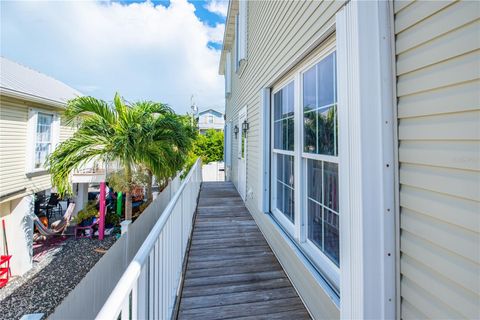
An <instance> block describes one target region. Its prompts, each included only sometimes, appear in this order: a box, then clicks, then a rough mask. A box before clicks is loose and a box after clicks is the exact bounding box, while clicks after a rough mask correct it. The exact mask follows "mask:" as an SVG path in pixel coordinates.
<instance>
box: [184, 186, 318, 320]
mask: <svg viewBox="0 0 480 320" xmlns="http://www.w3.org/2000/svg"><path fill="white" fill-rule="evenodd" d="M234 318H242V319H289V320H290V319H295V320H297V319H310V317H309V315H308V312H307V310H306V309H305V306H304V305H303V303H302V301H301V300H300V298H299V297H298V295H297V292H296V291H295V289H294V288H293V286H292V284H291V283H290V281H289V280H288V278H287V276H286V275H285V273H284V271H283V270H282V267H281V266H280V264H279V263H278V261H277V259H276V258H275V256H274V254H273V253H272V251H271V249H270V247H269V246H268V244H267V242H266V241H265V238H264V237H263V235H262V233H261V232H260V230H259V229H258V227H257V225H256V223H255V221H254V220H253V218H252V216H251V215H250V213H249V212H248V210H247V208H246V207H245V205H244V203H243V201H242V199H241V198H240V196H239V194H238V193H237V190H236V189H235V187H234V186H233V184H232V183H230V182H204V183H203V184H202V187H201V190H200V198H199V202H198V207H197V216H196V219H195V225H194V229H193V235H192V241H191V247H190V252H189V255H188V263H187V268H186V274H185V280H184V285H183V291H182V295H181V299H180V306H179V312H178V319H202V320H210V319H234Z"/></svg>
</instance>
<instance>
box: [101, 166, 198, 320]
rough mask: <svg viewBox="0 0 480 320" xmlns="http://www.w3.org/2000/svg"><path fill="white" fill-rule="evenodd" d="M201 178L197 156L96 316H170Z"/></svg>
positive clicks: (153, 317)
mask: <svg viewBox="0 0 480 320" xmlns="http://www.w3.org/2000/svg"><path fill="white" fill-rule="evenodd" d="M201 181H202V165H201V161H200V159H198V160H197V162H196V163H195V164H194V166H193V167H192V168H191V169H190V172H189V173H188V175H187V177H186V178H185V179H184V181H183V182H182V184H181V186H180V188H179V189H178V191H177V192H176V193H175V195H174V196H173V197H172V199H171V200H170V202H169V203H168V205H167V207H166V208H165V210H164V211H163V213H162V214H161V216H160V218H159V219H158V221H157V222H156V224H155V226H154V227H153V228H152V231H151V232H150V234H149V235H148V236H147V238H146V239H145V241H144V243H143V244H142V246H141V247H140V249H139V250H138V252H137V254H136V255H135V257H134V258H133V260H132V262H131V263H130V264H129V266H128V267H127V269H126V270H125V272H124V273H123V275H122V277H121V278H120V280H119V282H118V283H117V285H116V286H115V288H114V289H113V291H112V293H111V294H110V296H109V297H108V299H107V301H106V302H105V304H104V305H103V307H102V308H101V310H100V312H99V313H98V315H97V317H96V318H97V319H102V320H103V319H112V320H113V319H118V317H119V316H121V319H122V320H124V319H170V318H171V316H172V311H173V307H174V305H175V299H176V296H177V293H178V292H177V291H178V289H179V285H180V282H181V277H182V266H183V260H184V257H185V252H186V249H187V243H188V239H189V237H190V234H191V230H192V226H193V215H194V212H195V210H196V205H197V197H198V194H199V191H200V183H201Z"/></svg>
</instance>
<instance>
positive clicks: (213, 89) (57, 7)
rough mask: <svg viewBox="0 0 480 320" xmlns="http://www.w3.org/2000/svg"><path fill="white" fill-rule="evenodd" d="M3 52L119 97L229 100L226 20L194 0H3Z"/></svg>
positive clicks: (180, 102) (185, 102)
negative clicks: (203, 13) (206, 15)
mask: <svg viewBox="0 0 480 320" xmlns="http://www.w3.org/2000/svg"><path fill="white" fill-rule="evenodd" d="M1 9H2V10H1V12H2V14H1V39H2V48H1V54H2V55H3V56H5V57H7V58H10V59H12V60H15V61H18V62H20V63H22V64H25V65H27V66H30V67H32V68H34V69H36V70H39V71H41V72H43V73H46V74H49V75H51V76H53V77H55V78H57V79H59V80H61V81H64V82H66V83H68V84H69V85H71V86H74V87H76V88H78V89H79V90H83V91H84V93H85V94H92V95H95V96H98V97H100V98H103V99H106V100H111V99H112V98H113V94H114V92H115V91H119V92H120V93H121V94H122V95H123V96H124V97H125V98H126V99H128V100H137V99H153V100H158V101H162V102H166V103H169V104H170V105H172V106H173V107H174V108H175V109H176V110H177V111H178V112H182V113H183V112H185V111H187V110H189V105H190V96H191V95H192V94H194V95H195V100H196V103H197V105H198V106H200V108H204V107H205V108H207V107H212V106H217V108H218V106H223V104H224V101H223V78H222V77H221V76H219V75H218V74H217V70H218V62H219V58H220V53H219V51H218V50H213V49H210V48H208V46H207V44H208V42H210V41H212V42H221V40H222V37H223V29H224V25H223V24H219V25H217V26H216V27H214V28H212V27H209V26H207V25H206V24H204V23H202V22H201V21H200V20H199V19H198V17H197V16H196V15H195V13H194V12H195V8H194V6H193V5H192V4H190V3H188V2H187V1H186V0H172V1H171V4H170V6H169V7H168V8H166V7H163V6H160V5H157V6H155V5H153V4H152V3H151V2H145V3H132V4H129V5H122V4H119V3H99V2H83V1H72V2H56V1H52V2H43V1H42V2H2V3H1Z"/></svg>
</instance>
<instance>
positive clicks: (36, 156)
mask: <svg viewBox="0 0 480 320" xmlns="http://www.w3.org/2000/svg"><path fill="white" fill-rule="evenodd" d="M59 138H60V118H59V116H58V115H57V113H56V112H53V111H49V110H46V109H33V108H32V109H30V111H29V116H28V122H27V152H26V163H25V171H26V173H27V174H28V173H34V172H41V171H44V170H45V162H46V160H47V158H48V156H49V155H50V153H52V152H53V150H54V149H55V146H56V145H57V143H58V142H59Z"/></svg>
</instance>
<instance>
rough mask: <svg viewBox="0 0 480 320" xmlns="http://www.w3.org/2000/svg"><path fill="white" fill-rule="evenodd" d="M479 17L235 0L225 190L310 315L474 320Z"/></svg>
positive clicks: (434, 7)
mask: <svg viewBox="0 0 480 320" xmlns="http://www.w3.org/2000/svg"><path fill="white" fill-rule="evenodd" d="M479 14H480V2H478V1H457V2H453V1H448V2H447V1H445V2H443V1H438V2H428V1H393V2H391V1H358V2H357V1H311V2H304V1H251V2H246V1H238V0H233V1H232V0H231V1H230V2H229V9H228V15H227V22H226V28H225V34H224V43H223V49H222V54H221V62H220V74H224V75H225V89H226V127H225V140H226V146H225V167H226V174H227V180H231V181H233V183H234V184H235V185H236V187H237V189H238V191H239V193H240V194H241V196H242V197H243V199H244V201H245V203H246V205H247V207H248V209H249V210H250V212H251V214H252V215H253V217H254V218H255V220H256V222H257V224H258V225H259V227H260V229H261V231H262V232H263V234H264V235H265V237H266V239H267V241H268V242H269V244H270V246H271V247H272V249H273V251H274V252H275V254H276V256H277V258H278V259H279V261H280V263H281V264H282V266H283V267H284V269H285V271H286V273H287V274H288V276H289V278H290V280H291V281H292V283H293V285H294V286H295V288H296V289H297V291H298V293H299V295H300V296H301V298H302V300H303V301H304V303H305V305H306V306H307V308H308V310H309V311H310V313H311V314H312V316H313V317H314V318H316V319H334V318H339V317H341V318H344V319H351V318H356V319H363V318H370V319H386V318H389V319H390V318H405V319H407V318H412V319H413V318H449V319H453V318H470V319H476V318H479V317H480V314H479V310H480V304H479V301H480V281H479V279H480V158H479V155H480V96H479V92H480V84H479V83H480V82H479V79H480V58H479V49H480V31H479V30H480V25H479V16H480V15H479ZM246 263H248V261H246Z"/></svg>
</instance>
